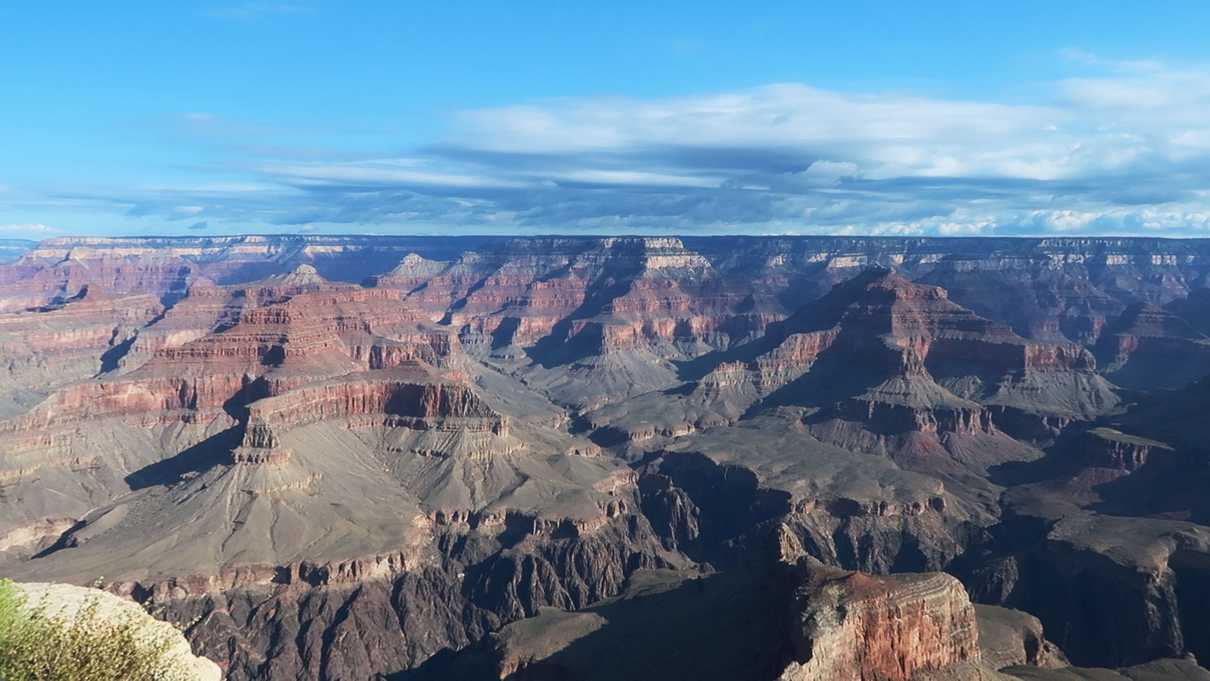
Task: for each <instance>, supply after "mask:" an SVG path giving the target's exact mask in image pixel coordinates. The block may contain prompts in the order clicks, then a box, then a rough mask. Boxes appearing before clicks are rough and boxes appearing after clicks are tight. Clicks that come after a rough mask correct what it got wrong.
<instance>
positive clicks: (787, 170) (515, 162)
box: [110, 50, 1210, 235]
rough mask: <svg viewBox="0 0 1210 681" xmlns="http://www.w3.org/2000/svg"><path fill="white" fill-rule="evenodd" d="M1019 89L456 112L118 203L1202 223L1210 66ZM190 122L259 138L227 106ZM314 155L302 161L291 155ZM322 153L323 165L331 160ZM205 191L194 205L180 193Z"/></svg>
mask: <svg viewBox="0 0 1210 681" xmlns="http://www.w3.org/2000/svg"><path fill="white" fill-rule="evenodd" d="M1062 57H1063V58H1064V59H1065V61H1066V63H1067V64H1068V65H1069V66H1070V67H1071V69H1072V73H1073V77H1071V78H1067V79H1063V80H1060V81H1056V82H1053V83H1049V84H1045V85H1044V86H1043V87H1042V89H1040V90H1038V91H1037V92H1036V93H1035V96H1034V98H1033V100H1034V101H1035V102H1043V103H1044V104H1011V103H1003V102H996V101H974V100H960V99H946V98H938V97H924V96H918V95H912V94H905V93H896V92H869V93H851V92H838V91H829V90H824V89H820V88H816V87H812V86H810V85H806V84H799V83H781V84H772V85H767V86H764V87H757V88H750V89H745V90H739V91H734V92H716V93H706V94H701V95H697V96H684V97H669V98H654V99H618V98H581V99H556V100H549V101H543V102H531V103H525V104H519V105H516V106H506V107H499V108H488V109H478V110H474V111H466V112H462V113H460V114H457V115H456V116H455V118H454V119H453V121H452V123H453V124H452V127H451V128H450V131H449V133H448V135H447V136H446V137H445V139H443V140H439V142H440V144H436V145H432V146H429V147H423V148H420V149H416V150H413V151H411V152H408V153H406V154H401V155H397V156H396V155H370V156H368V157H365V158H360V159H355V160H349V158H350V157H349V156H342V155H339V154H331V155H330V156H329V157H327V158H325V156H324V155H323V154H314V155H310V154H309V155H301V154H300V155H294V156H292V155H290V154H288V153H286V154H273V153H265V155H264V157H263V158H260V159H258V160H255V161H248V162H244V163H242V164H240V165H239V167H240V168H242V169H243V171H244V172H243V173H242V174H241V176H240V177H239V178H238V179H229V178H228V179H225V180H221V181H213V182H207V183H204V184H200V185H197V186H195V187H181V188H161V189H160V190H153V189H144V190H141V191H138V192H128V193H126V195H124V196H121V197H117V198H111V199H110V200H111V202H113V203H115V204H117V205H121V206H123V209H124V210H129V211H130V212H129V214H130V215H134V216H159V217H164V218H173V217H175V218H180V217H181V216H182V215H189V216H198V217H204V218H206V219H207V220H216V221H217V220H221V221H239V220H247V219H249V218H252V219H257V220H266V221H273V222H276V223H280V224H287V225H297V224H304V223H324V224H360V225H375V224H408V223H413V222H423V223H426V224H437V225H441V224H448V225H464V224H473V225H488V226H491V227H493V228H497V227H498V228H500V229H507V228H510V227H511V228H513V229H534V230H540V229H549V230H564V229H577V228H579V229H591V230H608V229H613V230H623V229H629V230H636V229H645V228H651V229H664V230H680V231H692V230H696V229H702V230H709V229H720V230H732V231H744V230H748V231H762V232H768V231H786V232H792V231H799V232H818V233H822V232H832V233H870V234H875V233H885V234H946V235H964V234H997V233H999V234H1046V233H1063V234H1076V233H1095V232H1112V233H1166V234H1182V233H1190V232H1196V233H1199V234H1200V233H1203V232H1205V231H1207V229H1210V227H1208V222H1207V217H1206V216H1207V215H1208V214H1210V123H1208V122H1207V120H1206V116H1205V112H1207V111H1210V70H1207V69H1204V68H1198V67H1192V66H1173V65H1168V64H1163V63H1160V62H1156V61H1148V60H1136V61H1114V60H1107V59H1103V58H1101V57H1098V56H1097V55H1095V54H1090V53H1087V52H1080V51H1078V50H1068V51H1065V52H1064V53H1063V54H1062ZM186 121H188V122H191V123H193V124H195V127H200V126H203V125H205V126H217V127H218V128H220V129H221V137H223V138H224V139H227V138H228V137H239V136H241V135H242V136H245V137H249V138H257V137H258V136H261V135H262V134H263V133H261V132H260V128H258V127H255V126H235V127H230V125H231V124H230V123H229V122H226V121H223V120H222V119H220V118H217V117H215V116H213V115H211V114H206V113H200V112H199V113H193V114H187V115H186ZM290 158H304V159H308V160H305V161H291V160H285V159H290ZM312 159H315V160H312ZM185 208H188V209H189V210H183V209H185Z"/></svg>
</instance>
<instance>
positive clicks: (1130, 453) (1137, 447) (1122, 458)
mask: <svg viewBox="0 0 1210 681" xmlns="http://www.w3.org/2000/svg"><path fill="white" fill-rule="evenodd" d="M1171 452H1172V447H1169V446H1168V445H1167V444H1164V443H1163V442H1159V441H1157V440H1151V439H1148V438H1144V437H1137V436H1134V435H1128V434H1126V433H1123V432H1121V431H1118V430H1115V429H1113V428H1093V429H1092V430H1090V431H1088V432H1087V433H1085V435H1084V438H1083V441H1082V443H1081V448H1080V454H1081V459H1082V461H1083V463H1084V464H1086V465H1089V466H1096V467H1098V468H1113V469H1116V470H1122V471H1136V470H1138V469H1139V468H1142V467H1143V466H1144V465H1146V464H1147V462H1148V461H1150V460H1151V458H1152V457H1153V456H1154V455H1155V454H1165V453H1171Z"/></svg>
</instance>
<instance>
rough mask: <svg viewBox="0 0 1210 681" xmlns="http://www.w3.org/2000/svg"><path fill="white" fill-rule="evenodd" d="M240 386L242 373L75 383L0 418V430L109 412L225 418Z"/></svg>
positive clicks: (129, 416)
mask: <svg viewBox="0 0 1210 681" xmlns="http://www.w3.org/2000/svg"><path fill="white" fill-rule="evenodd" d="M244 386H245V379H244V377H243V376H242V375H233V374H225V373H214V374H208V375H198V376H183V375H182V376H157V377H147V376H135V377H130V378H119V379H114V380H107V381H95V382H89V383H77V384H74V385H71V386H68V387H66V388H63V389H61V390H58V391H56V392H55V393H53V394H51V396H50V397H48V398H47V399H45V400H44V401H43V402H42V403H41V404H39V405H38V406H36V407H34V408H33V409H31V410H30V411H29V412H27V413H26V414H23V415H21V416H18V417H15V418H11V419H8V420H5V421H0V433H30V432H34V431H38V430H47V429H55V428H60V427H66V426H74V425H75V424H78V423H79V422H81V421H85V420H93V419H103V418H112V417H117V418H121V419H122V420H124V421H126V422H127V423H130V424H132V425H138V426H152V425H159V424H166V423H174V422H177V423H200V422H205V421H208V420H210V419H227V417H226V416H225V414H224V413H223V410H222V407H223V404H224V403H225V402H226V401H227V400H228V399H230V397H231V396H232V395H234V394H236V393H238V392H239V391H240V390H241V389H242V388H243V387H244ZM228 420H229V419H228Z"/></svg>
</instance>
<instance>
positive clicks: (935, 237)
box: [0, 232, 1210, 244]
mask: <svg viewBox="0 0 1210 681" xmlns="http://www.w3.org/2000/svg"><path fill="white" fill-rule="evenodd" d="M248 237H261V238H266V239H345V238H358V239H584V240H590V239H880V240H888V241H890V240H899V241H907V240H920V239H923V240H930V241H978V240H993V239H996V240H1017V241H1027V240H1034V241H1043V240H1060V241H1067V240H1103V239H1129V240H1140V241H1141V240H1152V241H1210V235H1207V236H1159V235H1157V236H1149V235H1141V234H1062V235H1057V234H1049V235H1029V234H948V235H939V234H746V233H723V234H692V233H667V234H644V233H625V234H566V233H557V232H552V233H549V234H516V233H476V234H375V233H359V232H342V233H331V234H316V233H307V232H275V233H262V232H243V233H236V234H211V235H202V234H120V235H97V234H61V235H57V236H47V237H43V238H40V239H37V238H27V237H0V242H14V241H22V242H28V243H35V244H40V243H46V242H50V241H62V240H71V239H92V240H101V241H120V240H151V239H177V240H189V241H204V240H215V239H245V238H248Z"/></svg>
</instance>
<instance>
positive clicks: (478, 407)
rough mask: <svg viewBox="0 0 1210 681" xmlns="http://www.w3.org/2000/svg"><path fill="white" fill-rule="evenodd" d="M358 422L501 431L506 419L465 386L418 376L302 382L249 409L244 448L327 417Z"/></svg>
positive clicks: (275, 442)
mask: <svg viewBox="0 0 1210 681" xmlns="http://www.w3.org/2000/svg"><path fill="white" fill-rule="evenodd" d="M340 418H347V419H353V421H354V422H355V423H356V424H357V425H377V426H398V427H405V428H410V429H413V430H431V429H440V428H443V427H448V428H453V429H468V428H469V429H472V430H482V431H487V432H491V433H493V434H497V435H505V434H507V430H508V422H507V419H506V418H505V417H504V416H502V415H501V414H499V413H498V412H496V411H495V410H493V409H492V408H491V407H489V406H488V405H487V404H486V403H485V402H483V401H482V399H480V398H479V396H478V395H476V394H475V393H474V391H472V390H471V389H470V387H469V386H467V385H464V384H460V383H434V382H426V379H424V377H423V376H415V377H411V378H408V377H399V378H384V377H381V376H376V375H374V374H364V375H361V376H358V377H351V376H350V377H343V378H340V379H335V380H331V381H324V382H321V383H315V384H310V385H304V386H301V387H298V388H295V389H293V390H290V391H287V392H284V393H283V394H279V395H276V396H275V397H269V398H265V399H263V400H258V401H256V402H253V403H252V404H251V405H249V407H248V425H247V429H246V431H245V434H244V446H246V447H254V448H262V449H272V448H275V447H278V446H279V444H280V443H279V437H280V435H279V434H280V433H283V432H285V431H287V430H289V429H291V428H297V427H299V426H303V425H306V424H309V423H316V422H318V421H325V420H328V419H340Z"/></svg>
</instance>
